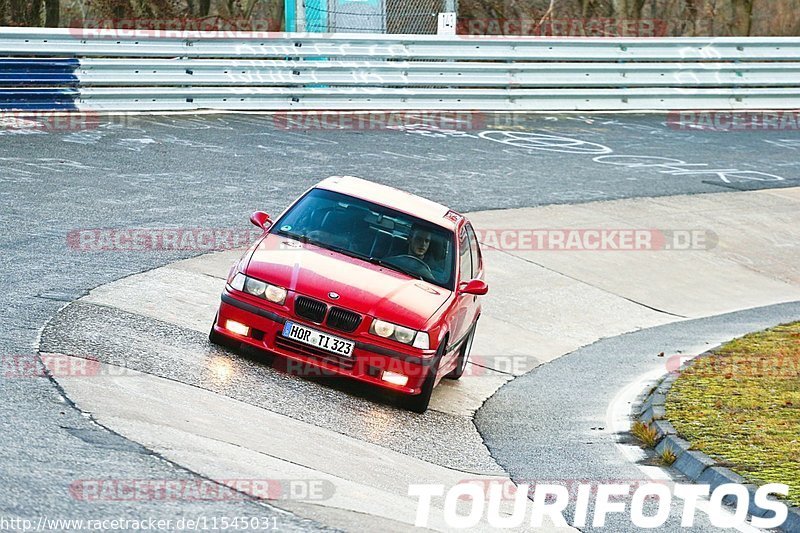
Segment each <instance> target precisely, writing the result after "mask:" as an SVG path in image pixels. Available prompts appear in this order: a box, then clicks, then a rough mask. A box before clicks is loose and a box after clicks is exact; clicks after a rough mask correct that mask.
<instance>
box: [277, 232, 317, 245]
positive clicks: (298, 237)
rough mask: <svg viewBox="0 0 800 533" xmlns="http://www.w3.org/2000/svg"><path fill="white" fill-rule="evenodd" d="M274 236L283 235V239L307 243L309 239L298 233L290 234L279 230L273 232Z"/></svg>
mask: <svg viewBox="0 0 800 533" xmlns="http://www.w3.org/2000/svg"><path fill="white" fill-rule="evenodd" d="M275 234H276V235H283V236H284V237H289V238H290V239H294V240H296V241H300V242H308V241H309V240H310V239H309V238H308V237H306V236H305V235H300V234H299V233H292V232H291V231H286V230H282V229H279V230H278V231H276V232H275Z"/></svg>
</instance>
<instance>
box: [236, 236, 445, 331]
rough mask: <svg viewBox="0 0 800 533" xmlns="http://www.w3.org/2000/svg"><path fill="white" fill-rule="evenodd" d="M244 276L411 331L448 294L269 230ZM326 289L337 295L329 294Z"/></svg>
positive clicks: (424, 283) (406, 277)
mask: <svg viewBox="0 0 800 533" xmlns="http://www.w3.org/2000/svg"><path fill="white" fill-rule="evenodd" d="M246 274H247V275H249V276H253V277H255V278H258V279H261V280H263V281H267V282H269V283H273V284H275V285H280V286H281V287H285V288H287V289H289V290H292V291H296V292H298V293H300V294H305V295H307V296H310V297H312V298H316V299H319V300H322V301H323V302H326V303H328V304H330V305H337V306H340V307H344V308H347V309H352V310H353V311H356V312H359V313H362V314H365V315H371V316H374V317H377V318H380V319H382V320H388V321H390V322H394V323H397V324H400V325H402V326H407V327H410V328H414V329H422V327H423V326H424V325H425V323H426V322H427V321H428V319H430V317H431V316H432V315H433V314H434V313H435V312H436V311H437V310H438V309H439V308H440V307H441V306H442V305H443V304H444V303H445V302H446V301H447V299H448V298H449V297H450V295H451V291H449V290H448V289H445V288H443V287H439V286H437V285H433V284H431V283H428V282H426V281H421V280H418V279H413V278H409V277H408V276H406V275H405V274H402V273H400V272H397V271H395V270H392V269H389V268H385V267H382V266H379V265H373V264H371V263H367V262H365V261H362V260H360V259H356V258H354V257H350V256H347V255H344V254H340V253H338V252H334V251H332V250H328V249H325V248H321V247H319V246H314V245H313V244H309V243H301V242H298V241H295V240H293V239H289V238H288V237H282V236H280V235H273V234H269V235H267V236H266V237H265V238H264V239H263V240H262V241H261V242H260V243H259V244H258V246H257V247H256V249H255V250H254V251H253V254H252V256H251V257H250V261H249V263H248V265H247V269H246ZM330 292H335V293H337V294H339V298H338V299H337V300H334V299H332V298H330V297H329V296H328V293H330Z"/></svg>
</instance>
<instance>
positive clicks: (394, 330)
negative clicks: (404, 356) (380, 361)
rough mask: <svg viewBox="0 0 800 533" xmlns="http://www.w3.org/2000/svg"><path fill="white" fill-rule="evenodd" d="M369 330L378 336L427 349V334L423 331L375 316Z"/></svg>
mask: <svg viewBox="0 0 800 533" xmlns="http://www.w3.org/2000/svg"><path fill="white" fill-rule="evenodd" d="M369 332H370V333H372V334H373V335H377V336H378V337H383V338H384V339H393V340H396V341H397V342H402V343H403V344H411V345H412V346H414V347H415V348H421V349H423V350H427V349H428V347H429V344H430V340H429V338H428V334H427V333H425V332H424V331H417V330H415V329H411V328H406V327H403V326H398V325H397V324H392V323H391V322H386V321H384V320H378V319H377V318H376V319H374V320H373V321H372V324H370V326H369Z"/></svg>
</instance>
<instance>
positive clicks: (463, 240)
mask: <svg viewBox="0 0 800 533" xmlns="http://www.w3.org/2000/svg"><path fill="white" fill-rule="evenodd" d="M458 241H459V243H458V253H459V262H460V264H461V267H460V268H459V270H460V277H459V280H460V281H469V280H471V279H472V254H471V253H470V242H469V235H468V234H467V231H466V229H465V228H461V233H460V234H459V236H458Z"/></svg>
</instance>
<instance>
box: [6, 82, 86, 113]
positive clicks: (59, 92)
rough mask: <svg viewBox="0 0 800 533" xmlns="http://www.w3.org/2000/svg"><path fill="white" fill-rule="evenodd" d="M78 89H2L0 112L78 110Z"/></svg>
mask: <svg viewBox="0 0 800 533" xmlns="http://www.w3.org/2000/svg"><path fill="white" fill-rule="evenodd" d="M79 97H80V92H79V91H78V90H77V89H66V88H65V89H0V110H3V111H45V110H59V111H61V110H65V111H70V110H76V109H77V107H76V105H75V101H76V100H77V99H78V98H79Z"/></svg>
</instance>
